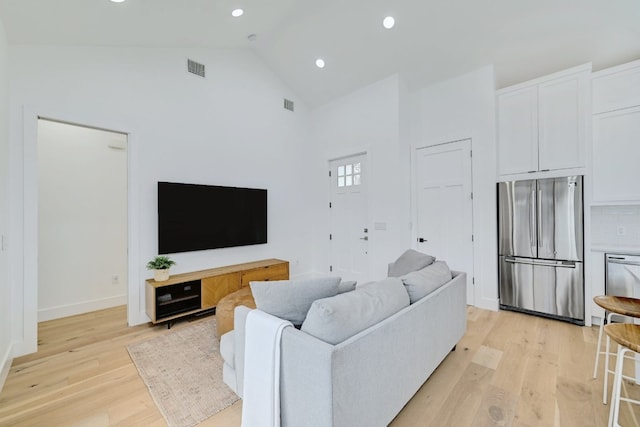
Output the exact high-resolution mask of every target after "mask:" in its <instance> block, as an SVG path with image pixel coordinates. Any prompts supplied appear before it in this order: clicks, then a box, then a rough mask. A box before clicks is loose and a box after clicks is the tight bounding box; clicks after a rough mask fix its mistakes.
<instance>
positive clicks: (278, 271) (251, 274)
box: [242, 263, 289, 286]
mask: <svg viewBox="0 0 640 427" xmlns="http://www.w3.org/2000/svg"><path fill="white" fill-rule="evenodd" d="M288 279H289V263H280V264H273V265H269V266H267V267H260V268H254V269H252V270H245V271H243V272H242V286H247V285H248V284H249V283H250V282H254V281H255V282H262V281H268V280H288Z"/></svg>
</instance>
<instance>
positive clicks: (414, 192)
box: [410, 135, 479, 306]
mask: <svg viewBox="0 0 640 427" xmlns="http://www.w3.org/2000/svg"><path fill="white" fill-rule="evenodd" d="M464 141H469V150H470V151H471V153H472V155H471V162H470V166H471V170H470V171H469V172H470V178H471V192H472V193H473V138H472V137H471V136H462V135H456V136H455V137H451V138H450V139H448V138H442V139H438V140H437V142H432V143H429V142H424V143H419V144H412V145H411V152H410V153H411V204H412V206H411V234H412V236H411V247H412V248H413V249H416V250H417V249H418V241H417V232H418V205H419V203H418V155H417V153H418V150H422V149H425V148H435V147H441V146H444V145H447V144H453V143H456V142H464ZM474 210H475V198H472V199H471V232H472V233H473V234H474V235H475V222H474ZM444 261H446V260H444ZM475 264H476V239H474V240H473V241H472V242H471V269H472V271H467V272H466V273H467V276H468V281H469V283H471V286H473V292H472V299H473V301H471V302H470V303H469V302H467V304H468V305H472V306H477V301H478V297H479V295H478V286H476V283H475V270H476V265H475Z"/></svg>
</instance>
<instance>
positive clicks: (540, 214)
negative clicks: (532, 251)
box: [537, 190, 543, 256]
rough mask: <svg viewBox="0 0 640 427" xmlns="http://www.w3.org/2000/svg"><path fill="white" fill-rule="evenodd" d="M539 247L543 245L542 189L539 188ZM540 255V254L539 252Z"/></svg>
mask: <svg viewBox="0 0 640 427" xmlns="http://www.w3.org/2000/svg"><path fill="white" fill-rule="evenodd" d="M537 205H538V224H537V225H538V247H540V248H541V247H542V243H543V242H542V241H543V239H542V190H538V203H537ZM538 256H540V255H539V254H538Z"/></svg>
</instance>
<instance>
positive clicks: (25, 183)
mask: <svg viewBox="0 0 640 427" xmlns="http://www.w3.org/2000/svg"><path fill="white" fill-rule="evenodd" d="M40 118H43V119H49V120H54V121H58V122H63V123H69V124H74V125H78V126H83V127H89V128H96V129H104V130H109V131H114V132H118V133H123V134H126V135H127V154H128V155H127V173H128V176H127V193H128V194H127V280H128V286H127V294H128V295H127V322H128V324H129V325H135V324H139V323H144V322H146V320H147V319H145V318H143V316H144V309H143V307H142V304H143V303H144V297H143V295H142V294H143V292H144V288H143V287H141V286H140V274H139V265H140V261H139V253H138V252H139V250H138V248H139V247H140V236H139V230H140V209H139V207H138V204H137V203H136V201H137V200H139V191H138V188H139V181H140V179H139V174H138V171H137V169H136V168H134V167H132V165H134V164H138V163H139V162H137V159H138V157H139V153H138V150H137V147H138V144H137V141H136V138H135V136H134V132H132V131H131V129H132V127H131V126H130V125H129V124H128V123H121V122H115V123H114V122H110V121H107V122H103V121H102V120H101V119H98V120H96V118H95V117H94V116H92V115H91V114H90V113H88V115H87V113H86V112H84V113H77V112H69V111H67V112H64V111H57V110H48V109H45V108H41V107H33V106H28V105H25V106H24V107H23V109H22V132H23V133H22V138H20V136H17V137H16V138H12V139H11V140H10V144H11V149H12V152H13V153H10V156H11V164H19V165H21V168H14V169H13V170H11V171H10V177H11V180H12V181H13V183H12V185H11V192H12V193H13V196H12V199H11V205H12V206H14V207H13V208H10V221H11V225H12V226H11V229H12V230H10V231H12V232H11V233H10V236H11V237H10V239H11V241H12V242H15V244H16V250H14V251H13V252H12V253H11V255H10V256H11V260H10V263H11V265H13V266H14V267H13V268H10V272H9V274H10V282H11V286H12V289H13V291H14V292H13V294H14V295H13V297H12V305H13V311H12V316H11V317H12V323H13V327H12V331H11V332H12V336H13V349H12V353H13V354H12V356H13V357H17V356H21V355H25V354H29V353H34V352H36V351H37V349H38V166H37V163H38V120H39V119H40ZM18 144H20V145H22V146H21V147H20V146H19V145H18ZM18 147H19V149H17V148H18ZM18 242H22V247H21V248H20V247H18Z"/></svg>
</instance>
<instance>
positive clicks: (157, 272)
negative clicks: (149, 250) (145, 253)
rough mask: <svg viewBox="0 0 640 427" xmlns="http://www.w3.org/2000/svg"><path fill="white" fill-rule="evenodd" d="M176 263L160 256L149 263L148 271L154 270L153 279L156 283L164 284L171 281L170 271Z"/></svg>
mask: <svg viewBox="0 0 640 427" xmlns="http://www.w3.org/2000/svg"><path fill="white" fill-rule="evenodd" d="M175 263H176V262H175V261H173V260H172V259H171V258H169V257H168V256H164V255H158V256H156V257H155V258H153V259H152V260H151V261H149V262H148V263H147V269H148V270H153V278H154V279H155V281H156V282H164V281H165V280H168V279H169V269H170V268H171V266H172V265H175Z"/></svg>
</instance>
